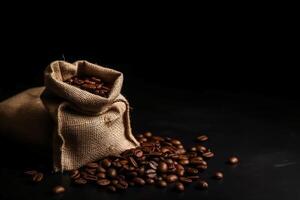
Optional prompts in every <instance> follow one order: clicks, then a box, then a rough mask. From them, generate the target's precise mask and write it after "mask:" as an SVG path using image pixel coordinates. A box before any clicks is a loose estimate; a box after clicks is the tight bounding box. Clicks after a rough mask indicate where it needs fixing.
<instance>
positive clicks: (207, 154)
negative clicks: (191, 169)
mask: <svg viewBox="0 0 300 200" xmlns="http://www.w3.org/2000/svg"><path fill="white" fill-rule="evenodd" d="M202 156H203V157H205V158H212V157H214V153H213V152H210V151H208V152H205V153H204V154H202Z"/></svg>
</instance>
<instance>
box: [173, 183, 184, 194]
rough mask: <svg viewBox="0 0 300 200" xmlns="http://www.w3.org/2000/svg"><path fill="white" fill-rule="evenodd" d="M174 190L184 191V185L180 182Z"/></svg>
mask: <svg viewBox="0 0 300 200" xmlns="http://www.w3.org/2000/svg"><path fill="white" fill-rule="evenodd" d="M175 188H176V190H178V191H180V192H182V191H184V185H183V184H182V183H180V182H178V183H176V185H175Z"/></svg>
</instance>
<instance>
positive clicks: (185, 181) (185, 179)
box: [179, 177, 193, 183]
mask: <svg viewBox="0 0 300 200" xmlns="http://www.w3.org/2000/svg"><path fill="white" fill-rule="evenodd" d="M179 180H180V181H181V182H182V183H192V182H193V180H192V179H190V178H186V177H179Z"/></svg>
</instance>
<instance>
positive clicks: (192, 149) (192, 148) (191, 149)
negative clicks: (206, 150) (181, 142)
mask: <svg viewBox="0 0 300 200" xmlns="http://www.w3.org/2000/svg"><path fill="white" fill-rule="evenodd" d="M189 150H190V151H192V152H194V151H197V148H196V147H191V148H190V149H189Z"/></svg>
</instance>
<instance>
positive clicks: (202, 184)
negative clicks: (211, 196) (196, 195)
mask: <svg viewBox="0 0 300 200" xmlns="http://www.w3.org/2000/svg"><path fill="white" fill-rule="evenodd" d="M196 186H197V188H198V189H201V190H206V189H207V188H208V183H207V182H206V181H202V180H201V181H198V182H197V183H196Z"/></svg>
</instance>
